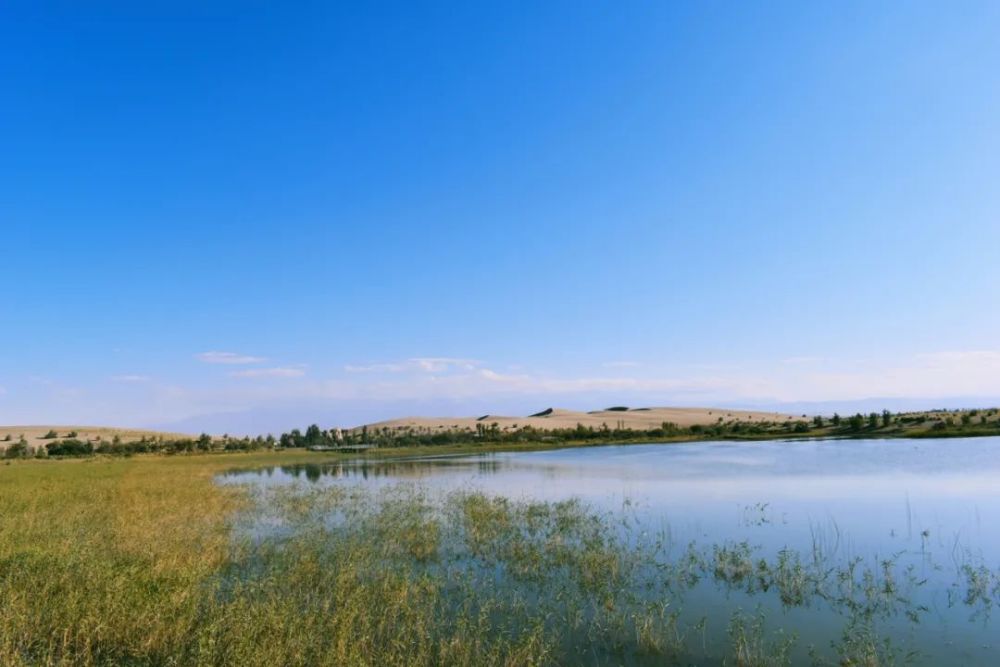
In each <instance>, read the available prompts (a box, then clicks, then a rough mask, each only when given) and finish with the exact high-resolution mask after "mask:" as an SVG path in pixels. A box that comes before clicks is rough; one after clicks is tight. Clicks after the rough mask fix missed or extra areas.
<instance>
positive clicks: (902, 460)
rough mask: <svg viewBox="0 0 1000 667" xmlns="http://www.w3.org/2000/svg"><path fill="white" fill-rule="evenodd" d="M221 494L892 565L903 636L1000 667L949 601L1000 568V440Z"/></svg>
mask: <svg viewBox="0 0 1000 667" xmlns="http://www.w3.org/2000/svg"><path fill="white" fill-rule="evenodd" d="M223 481H224V482H236V483H252V484H260V485H280V484H289V483H312V484H337V485H345V484H346V485H353V484H358V485H364V486H366V487H369V488H379V487H384V486H392V485H397V484H400V483H412V484H416V485H418V486H420V487H421V488H425V489H430V490H439V491H442V492H450V491H456V490H468V491H483V492H486V493H489V494H496V495H503V496H507V497H509V498H513V499H532V500H562V499H566V498H580V499H581V500H583V501H585V502H586V503H588V504H589V505H591V506H592V507H594V508H595V509H598V510H604V511H610V512H612V513H614V514H615V515H621V513H622V512H625V513H627V514H629V515H631V516H633V517H634V518H636V519H638V520H639V522H640V524H641V525H642V526H643V528H644V529H645V530H646V531H650V532H654V531H661V530H662V531H664V532H665V533H666V534H667V536H668V537H669V538H670V540H671V541H672V542H673V544H675V545H676V552H678V553H679V552H680V551H681V550H683V549H684V548H685V547H686V546H687V545H688V544H689V543H691V542H696V543H698V544H699V545H702V546H708V545H712V544H717V543H723V542H740V541H744V540H746V541H748V542H749V543H751V544H753V545H756V546H759V547H760V548H761V550H762V553H763V554H765V555H771V556H773V555H774V554H775V553H777V552H778V551H779V550H780V549H782V548H785V547H790V548H792V549H795V550H797V551H799V552H801V553H802V554H803V555H805V556H806V557H809V555H810V554H811V553H812V551H813V549H814V548H818V549H819V551H820V552H821V553H822V554H823V556H824V560H826V559H829V561H830V564H831V565H834V564H841V565H842V564H844V563H846V562H847V561H848V560H849V559H850V558H853V557H861V558H863V559H865V561H866V562H867V563H870V564H876V563H877V561H878V559H884V558H891V557H896V558H898V559H899V560H898V562H899V563H900V565H901V567H906V566H911V565H912V566H913V568H914V571H915V572H916V573H917V575H918V576H919V577H921V578H926V579H927V580H928V582H929V584H928V585H927V586H925V587H924V588H923V589H921V591H920V594H919V599H918V600H915V603H919V604H922V605H925V606H926V607H927V608H928V609H929V611H928V612H927V613H928V614H929V616H928V617H927V618H926V620H925V621H924V624H922V625H921V626H919V627H921V628H924V629H923V630H922V631H919V632H917V631H916V628H917V626H914V627H912V628H909V629H907V630H905V633H906V634H907V635H909V636H910V639H909V641H912V642H914V645H917V646H919V647H920V650H921V652H922V654H923V655H924V656H925V658H928V659H929V660H930V662H929V663H928V664H934V663H935V662H939V661H941V660H945V659H946V658H947V659H953V658H955V656H956V653H955V650H956V649H960V650H959V654H958V655H960V656H961V662H963V663H964V664H990V665H992V664H1000V649H998V647H997V646H996V640H995V639H994V638H993V628H992V627H991V624H990V623H985V622H982V621H980V622H976V623H970V622H969V621H968V619H969V616H970V613H971V612H970V610H969V609H968V608H966V607H963V606H962V605H961V604H959V605H957V606H956V605H954V604H952V603H951V601H950V598H949V596H948V588H949V587H951V586H955V585H956V581H958V579H959V577H958V569H959V567H960V566H961V565H962V564H963V563H965V562H970V563H973V564H979V563H982V564H984V565H986V566H988V567H989V568H991V569H993V570H996V569H997V568H998V567H1000V530H998V529H997V526H1000V438H974V439H971V438H970V439H941V440H845V441H829V440H828V441H796V442H778V441H776V442H754V443H694V444H683V445H677V444H671V445H655V444H651V445H626V446H606V447H588V448H577V449H561V450H552V451H539V452H522V453H498V454H486V455H476V456H462V457H426V458H422V459H410V460H398V461H378V462H367V463H365V462H358V463H340V464H331V465H325V466H323V465H306V466H291V467H284V468H268V469H263V470H255V471H244V472H240V471H235V472H233V473H230V474H229V475H227V476H226V478H225V479H224V480H223ZM744 602H745V603H746V604H748V605H749V606H750V608H752V607H753V605H754V604H756V603H757V601H756V600H751V599H746V600H744ZM733 603H734V599H733V598H730V597H729V596H725V597H719V596H717V595H714V594H712V593H705V597H704V599H703V600H702V604H703V605H704V606H703V607H702V610H703V611H704V612H705V613H708V614H711V615H719V616H720V617H723V618H725V617H727V616H728V614H729V613H731V609H732V605H733ZM798 617H801V620H798V621H797V620H796V618H798ZM786 618H787V619H788V621H789V622H790V623H792V624H793V625H795V626H796V627H797V630H798V632H799V633H800V637H802V638H803V639H814V640H816V641H822V642H825V641H827V640H826V637H828V636H829V634H826V635H824V634H823V633H829V631H830V626H825V624H824V623H819V622H818V620H819V617H817V616H815V611H809V610H801V609H800V610H794V611H793V612H790V615H789V616H787V617H786ZM838 627H839V626H838ZM932 628H933V631H932V632H928V630H931V629H932ZM899 631H900V632H903V631H904V630H903V628H899Z"/></svg>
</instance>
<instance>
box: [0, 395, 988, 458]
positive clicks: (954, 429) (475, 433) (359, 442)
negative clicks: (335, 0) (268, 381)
mask: <svg viewBox="0 0 1000 667" xmlns="http://www.w3.org/2000/svg"><path fill="white" fill-rule="evenodd" d="M611 410H612V411H614V410H619V411H627V410H628V408H613V409H611ZM986 435H1000V409H997V408H990V409H968V410H933V411H926V412H906V413H898V414H897V413H892V412H890V411H888V410H883V411H882V412H870V413H867V414H861V413H856V414H853V415H849V416H841V415H839V414H834V415H832V416H822V415H816V416H813V417H811V418H809V417H807V416H806V415H803V416H802V417H801V418H798V419H791V418H789V419H785V420H776V421H755V422H749V421H744V420H742V419H727V418H726V417H724V416H719V417H718V419H717V420H716V421H715V423H711V424H692V425H689V426H680V425H677V424H675V423H673V422H668V421H664V422H662V423H661V424H660V425H659V426H656V427H653V428H647V429H636V428H631V427H628V426H625V422H624V420H622V421H618V422H612V423H611V424H608V423H606V422H605V423H603V424H602V425H601V426H599V427H594V426H585V425H583V424H577V425H576V426H575V427H573V428H549V429H545V428H539V427H537V426H534V425H530V424H526V425H523V426H519V425H513V426H510V425H508V426H503V427H501V426H500V424H499V422H497V421H490V420H489V418H488V416H487V417H484V418H481V420H480V421H477V422H476V424H475V428H472V427H465V428H447V427H443V426H438V427H436V428H435V427H429V426H396V427H389V426H382V427H371V428H370V427H368V426H362V427H359V428H354V429H339V428H330V429H323V428H321V427H320V426H319V425H317V424H313V425H310V426H309V427H307V428H306V429H304V430H300V429H292V430H291V431H289V432H287V433H282V434H280V435H279V436H277V437H275V436H274V435H272V434H268V435H266V436H264V435H259V436H256V437H250V436H243V437H233V436H229V435H223V436H221V437H217V436H211V435H209V434H207V433H202V434H201V435H200V436H197V437H178V436H175V435H169V436H168V435H153V434H143V435H141V436H138V437H133V438H127V437H122V436H120V435H113V436H111V437H105V436H103V435H96V436H92V437H86V436H81V435H80V433H79V432H78V431H76V430H68V431H62V432H60V431H59V430H57V429H54V428H53V429H50V430H49V431H48V432H46V433H44V434H41V435H36V436H32V437H26V436H25V434H18V435H16V436H15V435H14V434H12V433H9V432H8V433H7V434H6V435H5V436H3V437H2V438H0V449H2V450H3V452H2V454H3V457H4V458H5V459H7V460H12V459H26V458H48V457H55V458H65V457H87V456H96V455H110V456H131V455H136V454H194V453H208V452H252V451H264V450H284V449H312V450H316V451H331V450H332V451H336V450H355V451H356V450H358V449H360V448H421V447H429V448H430V447H440V446H444V445H451V446H456V445H457V446H467V447H468V448H469V449H470V450H475V448H476V447H482V446H489V447H491V448H502V447H504V446H517V445H527V444H537V445H543V446H544V445H548V446H572V445H588V444H616V443H633V442H648V441H651V440H655V441H663V442H691V441H699V440H764V439H774V438H868V437H872V438H924V437H974V436H986Z"/></svg>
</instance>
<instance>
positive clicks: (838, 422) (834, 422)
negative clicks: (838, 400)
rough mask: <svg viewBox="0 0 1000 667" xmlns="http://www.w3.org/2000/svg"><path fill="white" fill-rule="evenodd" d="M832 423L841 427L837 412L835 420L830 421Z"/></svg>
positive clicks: (834, 416)
mask: <svg viewBox="0 0 1000 667" xmlns="http://www.w3.org/2000/svg"><path fill="white" fill-rule="evenodd" d="M830 421H831V422H833V425H834V426H836V427H840V415H838V414H837V413H836V412H834V413H833V418H832V419H830Z"/></svg>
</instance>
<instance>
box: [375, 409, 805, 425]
mask: <svg viewBox="0 0 1000 667" xmlns="http://www.w3.org/2000/svg"><path fill="white" fill-rule="evenodd" d="M801 418H802V416H801V415H793V414H788V413H783V412H764V411H758V410H731V409H729V408H666V407H659V408H615V409H607V410H595V411H593V412H578V411H575V410H566V409H562V408H549V409H547V410H542V411H541V412H538V413H535V414H534V415H529V416H524V417H513V416H505V415H492V414H487V415H481V416H478V417H401V418H398V419H389V420H385V421H380V422H375V423H372V424H367V425H366V426H367V428H368V429H374V430H383V429H389V430H394V431H395V430H407V429H413V430H418V431H440V430H449V429H450V430H459V431H464V430H469V431H474V430H476V425H477V424H486V425H491V424H493V423H496V424H497V425H498V426H499V428H501V429H504V430H513V429H518V428H524V427H526V426H531V427H534V428H537V429H543V430H549V429H564V428H576V426H577V424H582V425H583V426H585V427H590V426H592V427H594V428H595V429H596V428H600V427H601V426H603V425H605V424H607V426H608V427H609V428H629V429H633V430H636V431H643V430H649V429H654V428H659V427H660V426H661V425H662V424H663V422H671V423H673V424H676V425H677V426H681V427H685V426H694V425H695V424H701V425H706V426H707V425H709V424H715V423H717V422H718V421H720V419H721V421H723V422H728V421H742V422H750V423H752V422H763V421H770V422H784V421H786V420H789V419H801ZM359 428H361V427H359Z"/></svg>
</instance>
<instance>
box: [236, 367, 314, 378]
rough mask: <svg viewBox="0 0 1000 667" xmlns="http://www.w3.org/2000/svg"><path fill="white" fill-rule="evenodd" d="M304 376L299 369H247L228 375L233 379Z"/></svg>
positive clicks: (304, 372)
mask: <svg viewBox="0 0 1000 667" xmlns="http://www.w3.org/2000/svg"><path fill="white" fill-rule="evenodd" d="M305 374H306V371H305V369H304V368H301V367H287V366H286V367H280V368H248V369H246V370H243V371H234V372H232V373H230V374H229V375H230V376H231V377H234V378H297V377H302V376H303V375H305Z"/></svg>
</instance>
